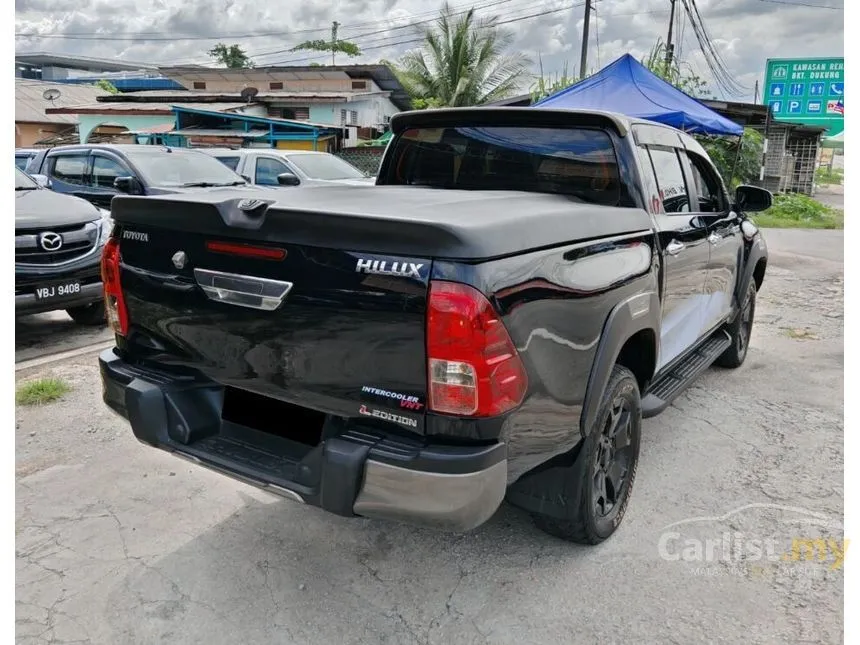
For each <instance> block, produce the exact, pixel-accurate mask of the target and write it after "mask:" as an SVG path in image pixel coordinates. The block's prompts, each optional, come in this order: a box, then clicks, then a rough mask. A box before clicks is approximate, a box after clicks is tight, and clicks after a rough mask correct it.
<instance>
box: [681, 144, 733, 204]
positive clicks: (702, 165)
mask: <svg viewBox="0 0 860 645" xmlns="http://www.w3.org/2000/svg"><path fill="white" fill-rule="evenodd" d="M687 157H688V158H689V160H690V172H691V174H692V176H693V186H692V187H691V188H692V191H693V192H694V193H695V194H694V195H693V209H694V210H695V211H696V212H699V213H721V212H723V211H724V210H725V200H724V199H723V191H722V188H721V187H720V181H719V180H718V179H717V176H716V174H715V173H714V171H713V169H711V167H710V165H709V164H708V163H707V162H706V161H705V160H704V159H702V158H701V157H700V156H699V155H697V154H695V153H692V152H688V153H687Z"/></svg>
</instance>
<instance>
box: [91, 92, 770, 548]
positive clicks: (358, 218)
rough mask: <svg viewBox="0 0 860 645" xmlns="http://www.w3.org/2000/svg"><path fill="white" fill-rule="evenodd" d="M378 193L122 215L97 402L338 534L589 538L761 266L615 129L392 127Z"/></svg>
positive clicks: (465, 115)
mask: <svg viewBox="0 0 860 645" xmlns="http://www.w3.org/2000/svg"><path fill="white" fill-rule="evenodd" d="M391 128H392V131H393V140H392V141H391V143H390V145H389V147H388V148H387V150H386V153H385V156H384V158H383V161H382V164H381V167H380V172H379V175H378V178H377V185H376V186H371V187H367V188H353V187H348V186H343V187H334V186H333V187H321V188H314V189H307V190H304V191H290V192H289V193H288V194H287V193H284V194H281V193H275V192H262V191H261V192H259V193H256V194H254V195H253V196H252V197H249V195H248V193H247V192H237V193H236V194H235V195H232V196H229V195H228V194H226V193H224V192H222V193H220V194H211V195H207V194H198V195H171V196H159V197H152V198H146V199H143V198H137V197H125V196H120V197H117V198H115V199H114V201H113V205H112V214H113V218H114V220H115V221H116V226H115V228H114V230H113V236H112V238H111V240H110V241H109V242H108V244H107V246H106V248H105V251H104V254H103V264H102V271H103V275H104V282H105V292H106V303H107V312H108V319H109V321H110V322H111V324H112V326H113V329H114V330H115V332H116V348H114V349H110V350H107V351H105V352H104V353H102V355H101V356H100V366H101V374H102V379H103V385H104V394H103V397H104V401H105V403H106V404H107V405H108V406H110V408H112V409H113V410H114V411H116V412H117V413H119V414H120V415H122V416H123V417H125V418H127V419H128V420H129V421H130V422H131V427H132V430H133V431H134V434H135V436H136V437H137V438H138V439H139V440H140V441H142V442H143V443H145V444H148V445H151V446H155V447H157V448H161V449H163V450H166V451H168V452H171V453H172V454H174V455H175V456H177V457H182V458H185V459H188V460H190V461H192V462H195V463H198V464H201V465H203V466H206V467H208V468H212V469H214V470H216V471H219V472H221V473H224V474H226V475H229V476H231V477H235V478H237V479H240V480H243V481H245V482H248V483H250V484H253V485H256V486H260V487H263V488H265V489H266V490H269V491H271V492H274V493H278V494H281V495H283V496H286V497H289V498H292V499H294V500H297V501H301V502H305V503H308V504H313V505H318V506H320V507H322V508H323V509H326V510H328V511H331V512H333V513H337V514H340V515H345V516H352V515H357V516H364V517H375V518H386V519H394V520H400V521H407V522H412V523H416V524H424V525H429V526H434V527H439V528H443V529H449V530H468V529H471V528H474V527H476V526H478V525H480V524H482V523H483V522H485V521H486V520H487V519H488V518H490V517H491V516H492V515H493V513H494V512H495V511H496V509H497V507H498V506H499V504H500V503H501V502H502V501H503V499H504V498H506V497H507V499H508V501H509V502H510V503H512V504H514V505H516V506H519V507H521V508H523V509H526V510H527V511H528V512H530V513H531V514H532V515H533V516H534V517H535V520H536V522H537V524H538V525H539V526H540V527H541V528H543V529H544V530H546V531H549V532H550V533H552V534H555V535H558V536H560V537H563V538H566V539H569V540H573V541H577V542H583V543H592V544H593V543H597V542H600V541H601V540H603V539H605V538H607V537H608V536H609V535H611V534H612V533H613V532H614V531H615V529H616V528H617V526H618V525H619V523H620V522H621V519H622V517H623V515H624V512H625V509H626V507H627V504H628V501H629V499H630V494H631V490H632V487H633V480H634V477H635V474H636V469H637V462H638V456H639V442H640V429H641V419H642V418H643V417H647V416H652V415H655V414H657V413H659V412H660V411H662V410H663V409H664V408H665V407H666V406H667V405H668V404H669V403H670V402H671V401H672V400H673V398H674V397H676V396H677V395H678V393H679V392H681V391H682V390H683V388H684V387H685V386H687V385H688V384H689V383H690V382H691V381H692V380H694V379H695V378H696V377H697V376H699V375H700V374H701V373H702V372H703V371H704V370H706V369H707V368H708V367H709V366H710V365H711V364H712V363H716V364H718V365H721V366H724V367H729V368H732V367H738V366H740V365H741V364H742V363H743V362H744V358H745V356H746V354H747V348H748V345H749V339H750V331H751V328H752V323H753V314H754V311H755V300H756V292H757V289H758V288H759V287H760V286H761V284H762V280H763V278H764V274H765V267H766V264H767V250H766V247H765V243H764V239H763V238H762V235H761V233H760V232H759V231H758V230H757V228H756V227H755V225H754V224H753V222H752V221H750V220H748V219H747V218H746V216H745V213H747V212H750V211H755V210H761V209H764V208H766V207H768V205H769V204H770V200H771V195H770V193H768V192H767V191H765V190H762V189H759V188H755V187H752V186H743V187H740V188H738V189H737V191H736V192H735V195H734V197H732V198H730V197H729V195H728V193H727V191H726V189H725V186H724V184H723V182H722V180H721V179H720V177H719V175H718V173H717V172H716V171H715V169H714V166H713V165H712V163H711V162H710V161H709V159H708V157H707V155H706V153H705V151H704V150H703V149H702V148H701V146H700V145H698V144H697V142H696V141H695V140H693V139H692V138H690V137H689V136H687V135H685V134H684V133H682V132H679V131H677V130H674V129H671V128H668V127H664V126H661V125H657V124H654V123H651V122H646V121H639V120H632V119H628V118H625V117H622V116H619V115H616V114H610V113H595V112H587V113H586V112H575V111H557V110H544V109H536V108H525V109H519V108H470V109H446V110H435V111H422V112H410V113H403V114H400V115H398V116H396V117H394V118H393V119H392V122H391Z"/></svg>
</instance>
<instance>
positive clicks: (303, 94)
mask: <svg viewBox="0 0 860 645" xmlns="http://www.w3.org/2000/svg"><path fill="white" fill-rule="evenodd" d="M388 93H389V92H387V91H379V92H369V91H367V90H356V91H354V92H353V91H349V90H341V91H330V90H319V91H317V90H261V91H260V92H259V93H258V94H255V95H254V97H253V98H252V99H251V102H254V101H260V100H287V101H288V100H292V99H298V100H302V99H318V100H323V101H348V100H350V99H355V98H362V97H366V96H377V95H380V94H383V95H387V94H388ZM225 98H227V99H229V98H234V99H238V98H239V93H238V92H214V91H213V92H202V91H192V90H142V91H139V92H130V93H128V94H121V95H119V94H114V95H109V96H104V97H102V98H101V99H99V101H100V102H102V101H103V102H105V103H117V102H126V101H129V102H134V101H139V102H141V103H167V102H169V101H172V100H174V99H184V100H185V101H187V102H193V101H194V99H201V100H203V99H208V100H213V99H222V100H223V99H225Z"/></svg>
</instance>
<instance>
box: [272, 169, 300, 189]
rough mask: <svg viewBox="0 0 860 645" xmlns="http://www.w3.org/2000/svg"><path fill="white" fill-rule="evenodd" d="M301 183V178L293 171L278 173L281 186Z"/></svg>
mask: <svg viewBox="0 0 860 645" xmlns="http://www.w3.org/2000/svg"><path fill="white" fill-rule="evenodd" d="M300 183H301V182H300V181H299V178H298V177H296V176H295V175H294V174H293V173H291V172H284V173H281V174H280V175H278V185H279V186H298V185H299V184H300Z"/></svg>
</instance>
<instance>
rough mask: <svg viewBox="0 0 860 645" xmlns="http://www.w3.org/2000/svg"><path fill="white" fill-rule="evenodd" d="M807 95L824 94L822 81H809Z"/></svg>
mask: <svg viewBox="0 0 860 645" xmlns="http://www.w3.org/2000/svg"><path fill="white" fill-rule="evenodd" d="M809 96H824V83H810V84H809Z"/></svg>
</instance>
